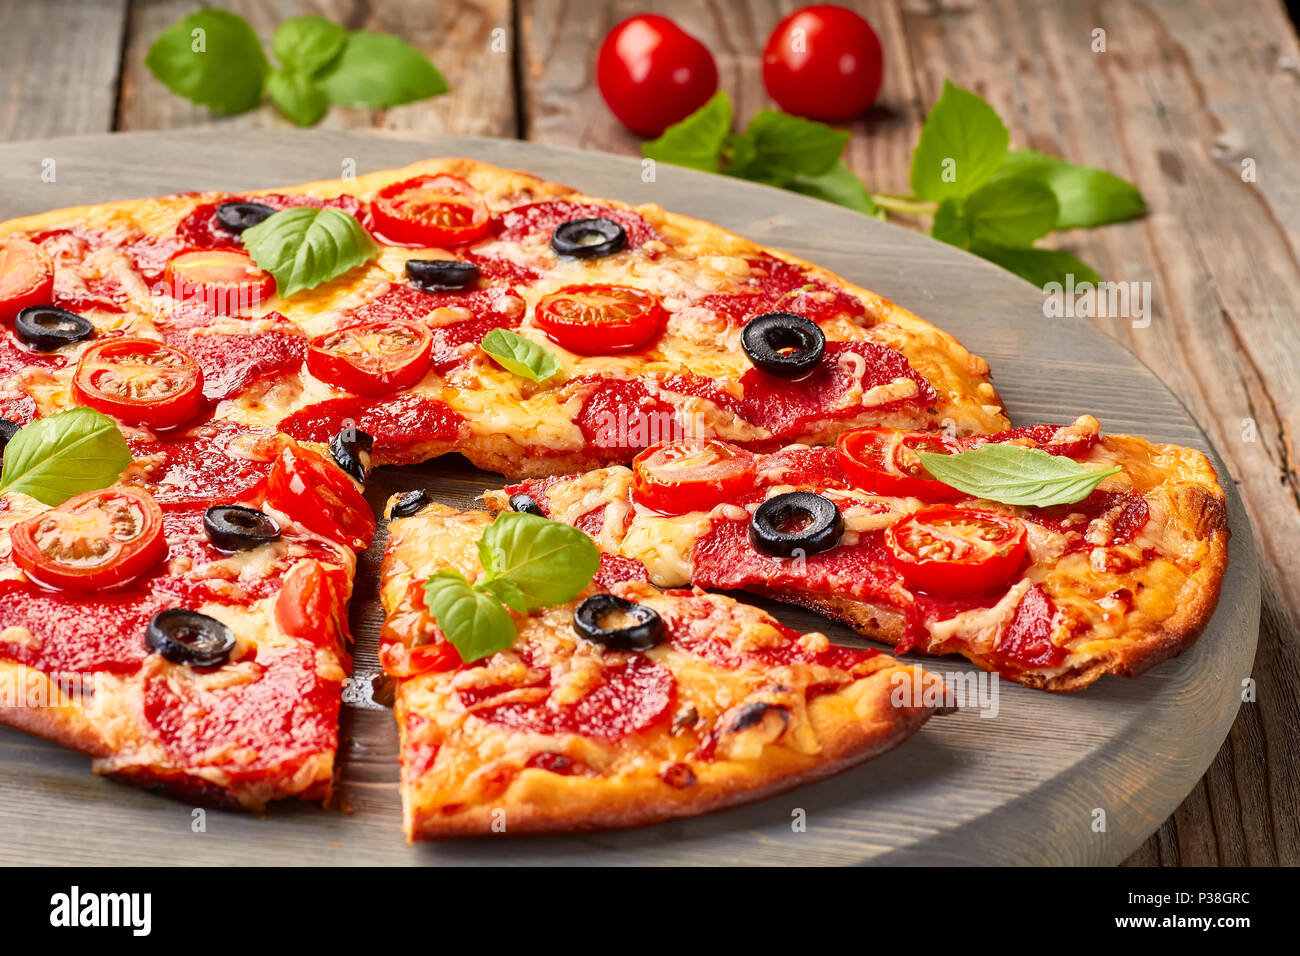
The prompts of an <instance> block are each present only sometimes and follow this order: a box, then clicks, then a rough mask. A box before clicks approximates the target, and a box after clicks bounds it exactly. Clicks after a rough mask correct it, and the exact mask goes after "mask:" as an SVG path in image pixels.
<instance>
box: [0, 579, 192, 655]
mask: <svg viewBox="0 0 1300 956" xmlns="http://www.w3.org/2000/svg"><path fill="white" fill-rule="evenodd" d="M172 606H174V602H172V601H171V600H169V599H167V598H166V597H160V596H158V595H155V594H153V593H152V592H149V591H144V590H136V591H131V592H129V593H125V594H114V595H108V596H105V595H89V594H70V593H66V592H56V591H45V590H42V589H40V588H37V587H35V586H33V585H29V584H27V583H25V582H23V581H17V580H12V579H10V580H7V581H0V621H3V622H4V627H5V628H6V629H8V628H23V629H25V630H26V631H27V632H28V633H29V634H30V635H31V640H17V639H16V638H13V639H10V640H0V656H3V657H6V658H8V659H10V660H15V661H18V662H19V663H22V664H26V665H27V666H28V667H35V668H38V669H39V670H42V671H44V672H45V673H47V674H55V675H57V674H85V673H89V672H91V671H107V672H109V673H112V674H131V673H134V672H135V671H137V670H139V668H140V665H141V664H142V663H143V662H144V659H145V657H146V656H147V654H148V650H147V649H146V648H145V644H144V629H145V626H146V625H147V624H148V623H149V619H150V618H152V617H153V616H154V615H155V614H157V613H158V612H159V611H162V610H164V609H166V608H168V607H172ZM0 633H4V632H3V631H2V630H0ZM10 634H11V635H12V634H13V632H10Z"/></svg>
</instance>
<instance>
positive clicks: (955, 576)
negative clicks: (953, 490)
mask: <svg viewBox="0 0 1300 956" xmlns="http://www.w3.org/2000/svg"><path fill="white" fill-rule="evenodd" d="M885 544H886V545H887V546H888V547H889V553H890V556H891V557H892V558H893V561H894V566H895V567H896V568H897V569H898V571H899V573H900V574H902V576H903V580H904V581H905V582H906V583H907V586H908V587H910V588H916V589H917V590H919V591H930V592H934V593H937V594H950V595H969V594H983V593H984V592H986V591H992V590H993V589H995V588H997V587H999V586H1000V585H1004V584H1006V583H1007V582H1008V581H1010V580H1011V579H1012V578H1014V577H1015V576H1016V575H1017V574H1018V573H1019V572H1020V568H1021V567H1022V566H1023V565H1024V562H1025V554H1026V544H1025V525H1024V522H1022V521H1021V520H1020V519H1019V518H1016V517H1013V516H1011V515H1004V514H998V513H996V512H992V511H978V510H976V509H974V508H954V507H953V506H952V505H935V506H933V507H930V508H922V509H921V510H920V511H915V512H913V513H912V514H910V515H908V516H907V517H906V518H903V519H902V520H901V521H898V522H896V523H895V524H893V525H892V526H890V527H889V528H888V529H887V530H886V531H885Z"/></svg>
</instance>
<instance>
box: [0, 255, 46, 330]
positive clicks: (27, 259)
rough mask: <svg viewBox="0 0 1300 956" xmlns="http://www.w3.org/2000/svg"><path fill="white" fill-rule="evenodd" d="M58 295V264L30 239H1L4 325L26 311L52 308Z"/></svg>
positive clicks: (0, 293) (1, 319) (0, 299)
mask: <svg viewBox="0 0 1300 956" xmlns="http://www.w3.org/2000/svg"><path fill="white" fill-rule="evenodd" d="M53 294H54V261H53V260H52V259H51V258H50V254H49V253H48V252H46V251H45V250H44V249H42V248H41V247H40V246H38V245H37V244H36V243H34V242H28V241H27V240H26V239H16V238H15V239H0V322H12V321H13V320H14V316H16V315H17V314H18V313H19V312H21V311H22V310H23V309H25V308H27V307H28V306H32V305H49V304H50V297H51V296H52V295H53Z"/></svg>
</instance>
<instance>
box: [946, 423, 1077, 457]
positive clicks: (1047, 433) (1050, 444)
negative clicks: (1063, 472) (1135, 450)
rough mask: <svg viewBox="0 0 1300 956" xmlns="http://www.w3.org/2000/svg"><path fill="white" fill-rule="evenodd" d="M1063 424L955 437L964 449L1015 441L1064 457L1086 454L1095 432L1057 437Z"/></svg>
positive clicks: (959, 445) (961, 448) (1028, 426)
mask: <svg viewBox="0 0 1300 956" xmlns="http://www.w3.org/2000/svg"><path fill="white" fill-rule="evenodd" d="M1064 427H1066V426H1063V425H1024V426H1022V427H1020V428H1012V429H1009V430H1008V431H1004V432H998V433H997V434H995V435H970V436H969V437H966V438H959V439H957V446H958V448H959V450H961V451H966V450H968V449H971V448H979V447H980V446H982V445H990V444H993V443H995V442H998V443H1002V442H1015V443H1016V444H1018V445H1027V446H1028V447H1030V448H1038V449H1041V450H1043V451H1045V452H1047V453H1048V454H1049V455H1064V456H1065V457H1066V458H1079V457H1081V456H1083V455H1086V454H1087V453H1088V452H1089V451H1090V450H1091V448H1092V446H1093V445H1095V444H1097V442H1098V440H1099V438H1100V436H1098V435H1096V434H1085V435H1075V434H1072V435H1067V436H1065V437H1062V438H1059V439H1058V438H1057V434H1058V433H1059V432H1060V431H1061V429H1062V428H1064Z"/></svg>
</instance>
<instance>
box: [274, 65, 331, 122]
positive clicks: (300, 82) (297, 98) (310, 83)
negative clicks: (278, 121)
mask: <svg viewBox="0 0 1300 956" xmlns="http://www.w3.org/2000/svg"><path fill="white" fill-rule="evenodd" d="M266 92H267V93H268V94H269V95H270V97H271V102H272V103H274V104H275V105H276V106H277V107H278V108H279V110H280V112H281V113H283V114H284V115H285V116H287V117H289V119H291V120H293V122H294V123H295V124H296V125H298V126H313V125H315V124H316V123H318V122H320V118H321V117H322V116H324V115H325V111H326V110H327V109H329V105H330V104H329V98H328V97H327V96H326V95H325V91H324V90H322V89H321V88H320V86H319V85H318V84H317V83H316V81H315V80H313V79H312V78H311V77H310V76H308V75H307V74H305V73H299V72H297V71H296V70H272V71H271V75H270V76H268V77H267V78H266Z"/></svg>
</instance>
